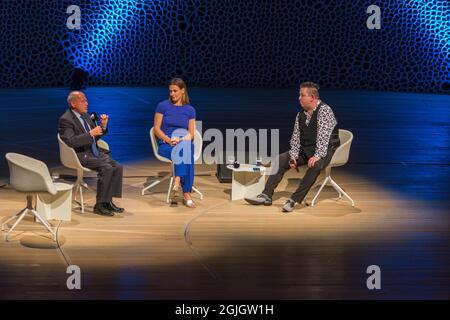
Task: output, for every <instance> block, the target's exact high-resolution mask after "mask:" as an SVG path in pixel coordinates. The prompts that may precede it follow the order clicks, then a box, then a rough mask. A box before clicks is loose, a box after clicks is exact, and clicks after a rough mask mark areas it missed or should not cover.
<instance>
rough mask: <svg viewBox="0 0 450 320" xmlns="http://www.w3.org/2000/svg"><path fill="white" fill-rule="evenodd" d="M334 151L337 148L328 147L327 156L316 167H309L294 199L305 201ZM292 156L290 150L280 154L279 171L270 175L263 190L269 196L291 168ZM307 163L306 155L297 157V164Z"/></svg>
mask: <svg viewBox="0 0 450 320" xmlns="http://www.w3.org/2000/svg"><path fill="white" fill-rule="evenodd" d="M334 151H335V149H328V153H327V155H326V157H325V158H323V159H320V160H318V161H317V162H316V164H315V165H314V167H312V168H308V170H306V174H305V176H304V177H303V179H302V181H301V182H300V185H299V186H298V188H297V190H296V191H295V192H294V193H293V194H292V196H291V199H292V200H294V201H295V202H298V203H300V202H302V201H303V199H304V198H305V196H306V195H307V193H308V191H309V189H311V187H312V186H313V184H314V182H316V179H317V177H318V176H319V174H320V171H321V170H322V169H324V168H325V167H326V166H327V165H328V164H329V163H330V161H331V158H332V157H333V154H334ZM290 158H291V157H290V155H289V152H284V153H282V154H280V155H279V156H278V161H279V164H278V171H277V172H276V173H275V174H272V175H270V176H269V179H267V182H266V186H265V188H264V191H263V193H264V194H265V195H267V196H269V197H270V198H272V196H273V192H274V191H275V188H276V187H277V186H278V184H279V183H280V181H281V179H283V176H284V173H285V172H286V171H287V170H289V169H290V168H291V167H290V166H289V160H290ZM305 164H306V165H307V164H308V159H307V158H306V156H305V155H303V156H300V157H299V158H298V159H297V166H301V165H305Z"/></svg>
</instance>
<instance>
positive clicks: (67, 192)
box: [36, 182, 73, 221]
mask: <svg viewBox="0 0 450 320" xmlns="http://www.w3.org/2000/svg"><path fill="white" fill-rule="evenodd" d="M54 185H55V187H56V189H57V190H58V192H57V193H56V194H55V195H51V194H48V193H39V194H38V195H37V197H36V211H37V212H38V213H39V214H40V215H41V217H43V218H45V219H46V220H52V219H54V220H62V221H70V219H71V217H72V188H73V185H71V184H67V183H62V182H56V183H54Z"/></svg>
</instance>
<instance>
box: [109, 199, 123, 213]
mask: <svg viewBox="0 0 450 320" xmlns="http://www.w3.org/2000/svg"><path fill="white" fill-rule="evenodd" d="M108 206H109V210H111V211H112V212H117V213H122V212H124V211H125V209H124V208H121V207H118V206H116V205H115V204H114V202H112V201H111V202H110V203H108Z"/></svg>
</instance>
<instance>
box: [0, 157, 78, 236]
mask: <svg viewBox="0 0 450 320" xmlns="http://www.w3.org/2000/svg"><path fill="white" fill-rule="evenodd" d="M6 160H7V162H8V166H9V172H10V176H9V183H10V185H11V187H12V188H14V190H16V191H19V192H22V193H24V194H26V197H27V206H26V208H24V209H23V210H21V211H20V212H19V213H18V214H16V215H15V216H13V217H11V218H9V219H8V220H6V221H5V222H4V223H2V225H1V229H2V231H3V230H5V226H7V225H8V223H9V222H11V221H13V220H14V219H17V220H16V222H15V223H14V224H13V226H12V227H11V228H10V229H9V231H8V232H7V233H6V235H5V240H6V241H8V240H9V235H10V234H11V232H12V231H14V229H15V228H16V227H17V225H18V224H19V223H20V221H22V219H23V218H24V217H25V215H26V214H27V213H30V214H32V215H33V216H34V217H35V219H37V220H39V221H40V222H41V223H42V224H43V225H44V227H45V228H47V230H48V231H49V232H50V233H51V234H52V236H53V239H54V240H56V233H55V232H54V231H53V230H52V226H51V225H50V224H49V223H48V222H47V221H46V219H44V218H43V217H42V216H41V215H40V214H39V213H38V212H37V211H36V210H35V209H34V208H33V197H34V196H35V195H38V194H43V193H44V194H50V195H56V193H57V192H58V191H59V190H58V187H57V185H55V184H54V183H53V181H52V179H51V177H50V173H49V171H48V168H47V165H46V164H45V163H43V162H42V161H39V160H36V159H33V158H30V157H27V156H24V155H22V154H18V153H7V154H6ZM69 186H70V185H69Z"/></svg>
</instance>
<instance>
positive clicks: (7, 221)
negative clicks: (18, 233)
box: [1, 208, 28, 231]
mask: <svg viewBox="0 0 450 320" xmlns="http://www.w3.org/2000/svg"><path fill="white" fill-rule="evenodd" d="M26 210H28V208H24V209H22V210H21V211H19V213H16V214H15V215H14V216H12V217H10V218H9V219H8V220H6V221H5V222H3V223H2V226H1V230H2V231H5V226H7V225H8V223H9V222H10V221H13V220H14V219H17V217H18V216H20V215H21V214H22V213H23V212H24V211H26Z"/></svg>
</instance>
